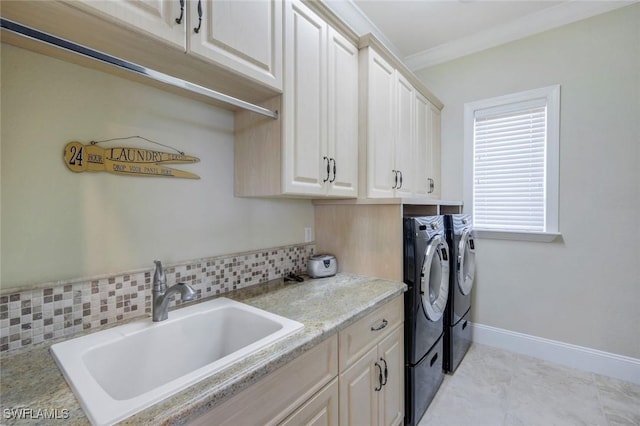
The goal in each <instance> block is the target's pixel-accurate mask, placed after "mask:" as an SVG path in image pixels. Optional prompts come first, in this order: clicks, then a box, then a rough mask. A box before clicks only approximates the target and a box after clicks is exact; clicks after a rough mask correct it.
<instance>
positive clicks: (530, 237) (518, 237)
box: [474, 229, 562, 243]
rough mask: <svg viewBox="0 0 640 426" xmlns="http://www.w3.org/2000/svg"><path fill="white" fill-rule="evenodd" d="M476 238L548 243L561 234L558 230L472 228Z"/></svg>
mask: <svg viewBox="0 0 640 426" xmlns="http://www.w3.org/2000/svg"><path fill="white" fill-rule="evenodd" d="M474 233H475V235H476V238H480V239H483V238H486V239H492V240H511V241H533V242H537V243H550V242H552V241H553V240H555V239H556V238H558V237H561V236H562V234H560V233H559V232H524V231H488V230H482V229H474Z"/></svg>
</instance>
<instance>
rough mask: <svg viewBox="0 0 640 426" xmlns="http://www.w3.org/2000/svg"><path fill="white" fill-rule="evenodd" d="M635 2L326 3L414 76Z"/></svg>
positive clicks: (412, 0) (330, 0)
mask: <svg viewBox="0 0 640 426" xmlns="http://www.w3.org/2000/svg"><path fill="white" fill-rule="evenodd" d="M637 1H638V0H629V1H620V0H536V1H531V0H510V1H509V0H501V1H500V0H325V2H326V3H327V4H328V5H329V7H330V8H332V9H333V10H334V11H335V12H336V13H337V14H338V15H339V16H341V17H342V18H343V19H344V20H345V21H346V22H347V23H348V24H349V25H350V26H351V27H352V28H353V29H354V30H355V31H356V32H357V33H359V34H361V35H362V34H366V33H369V32H371V33H373V34H374V35H376V36H377V37H378V38H379V39H380V40H381V41H382V42H383V43H385V45H387V47H388V48H389V49H390V50H391V51H392V52H393V53H395V54H396V55H397V56H398V57H399V58H400V59H402V60H403V61H404V62H405V63H406V64H407V66H408V67H409V68H411V69H413V70H417V69H420V68H425V67H428V66H432V65H436V64H438V63H441V62H445V61H448V60H451V59H455V58H458V57H461V56H464V55H468V54H470V53H474V52H478V51H480V50H484V49H487V48H490V47H494V46H497V45H500V44H503V43H506V42H509V41H512V40H517V39H519V38H523V37H527V36H530V35H533V34H536V33H539V32H542V31H546V30H549V29H552V28H556V27H559V26H561V25H565V24H568V23H571V22H575V21H578V20H581V19H585V18H588V17H590V16H594V15H598V14H600V13H604V12H608V11H610V10H613V9H616V8H619V7H622V6H626V5H629V4H631V3H635V2H637Z"/></svg>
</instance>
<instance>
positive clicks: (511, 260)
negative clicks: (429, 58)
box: [417, 4, 640, 358]
mask: <svg viewBox="0 0 640 426" xmlns="http://www.w3.org/2000/svg"><path fill="white" fill-rule="evenodd" d="M638 22H640V5H638V4H636V5H633V6H629V7H626V8H622V9H619V10H616V11H614V12H610V13H608V14H605V15H601V16H598V17H594V18H591V19H588V20H585V21H581V22H578V23H575V24H572V25H568V26H565V27H562V28H559V29H556V30H553V31H549V32H546V33H543V34H540V35H537V36H533V37H529V38H527V39H523V40H520V41H516V42H512V43H509V44H507V45H504V46H501V47H497V48H493V49H490V50H487V51H484V52H480V53H477V54H474V55H471V56H467V57H465V58H461V59H458V60H455V61H451V62H448V63H445V64H441V65H438V66H434V67H431V68H429V69H424V70H421V71H419V72H418V73H417V74H418V75H419V77H420V78H421V79H422V80H423V81H424V82H425V84H426V85H427V86H428V87H429V88H431V89H432V90H433V91H434V93H435V94H436V95H437V96H438V97H439V98H440V99H442V101H443V102H444V104H445V108H444V110H443V111H442V129H443V130H442V134H443V142H442V180H443V194H442V196H443V199H460V198H462V196H463V179H462V169H461V167H462V164H463V138H464V130H463V106H464V103H465V102H470V101H475V100H479V99H484V98H488V97H493V96H498V95H503V94H508V93H512V92H517V91H521V90H526V89H534V88H538V87H543V86H547V85H551V84H560V85H561V91H562V94H561V121H560V126H561V130H560V231H561V232H562V236H563V237H562V239H561V240H559V241H556V242H554V243H530V242H509V241H499V240H487V239H484V240H480V241H479V242H478V275H477V281H476V287H475V299H474V301H473V303H474V305H473V320H474V321H475V322H477V323H481V324H486V325H490V326H494V327H498V328H503V329H508V330H513V331H517V332H521V333H526V334H530V335H534V336H540V337H544V338H548V339H553V340H559V341H562V342H568V343H572V344H576V345H581V346H586V347H590V348H594V349H599V350H604V351H608V352H613V353H616V354H621V355H626V356H631V357H635V358H640V334H638V324H640V269H639V268H640V225H639V224H640V166H639V164H640V127H639V124H638V122H639V121H640V81H639V80H640V48H639V46H640V26H639V25H638Z"/></svg>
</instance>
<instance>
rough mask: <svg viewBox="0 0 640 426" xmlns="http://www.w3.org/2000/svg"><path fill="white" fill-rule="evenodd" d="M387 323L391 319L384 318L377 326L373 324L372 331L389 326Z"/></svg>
mask: <svg viewBox="0 0 640 426" xmlns="http://www.w3.org/2000/svg"><path fill="white" fill-rule="evenodd" d="M387 324H389V321H387V320H386V319H384V318H382V323H381V324H380V325H379V326H377V327H374V326H371V331H380V330H382V329H383V328H385V327H386V326H387Z"/></svg>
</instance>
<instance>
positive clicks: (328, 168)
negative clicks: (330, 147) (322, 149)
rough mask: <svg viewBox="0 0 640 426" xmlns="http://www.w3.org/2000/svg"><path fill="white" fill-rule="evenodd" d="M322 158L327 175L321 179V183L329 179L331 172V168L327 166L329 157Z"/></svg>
mask: <svg viewBox="0 0 640 426" xmlns="http://www.w3.org/2000/svg"><path fill="white" fill-rule="evenodd" d="M322 159H323V160H324V161H326V162H327V177H326V178H324V179H323V180H322V183H325V182H326V181H328V180H329V173H331V168H330V167H329V157H322Z"/></svg>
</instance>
